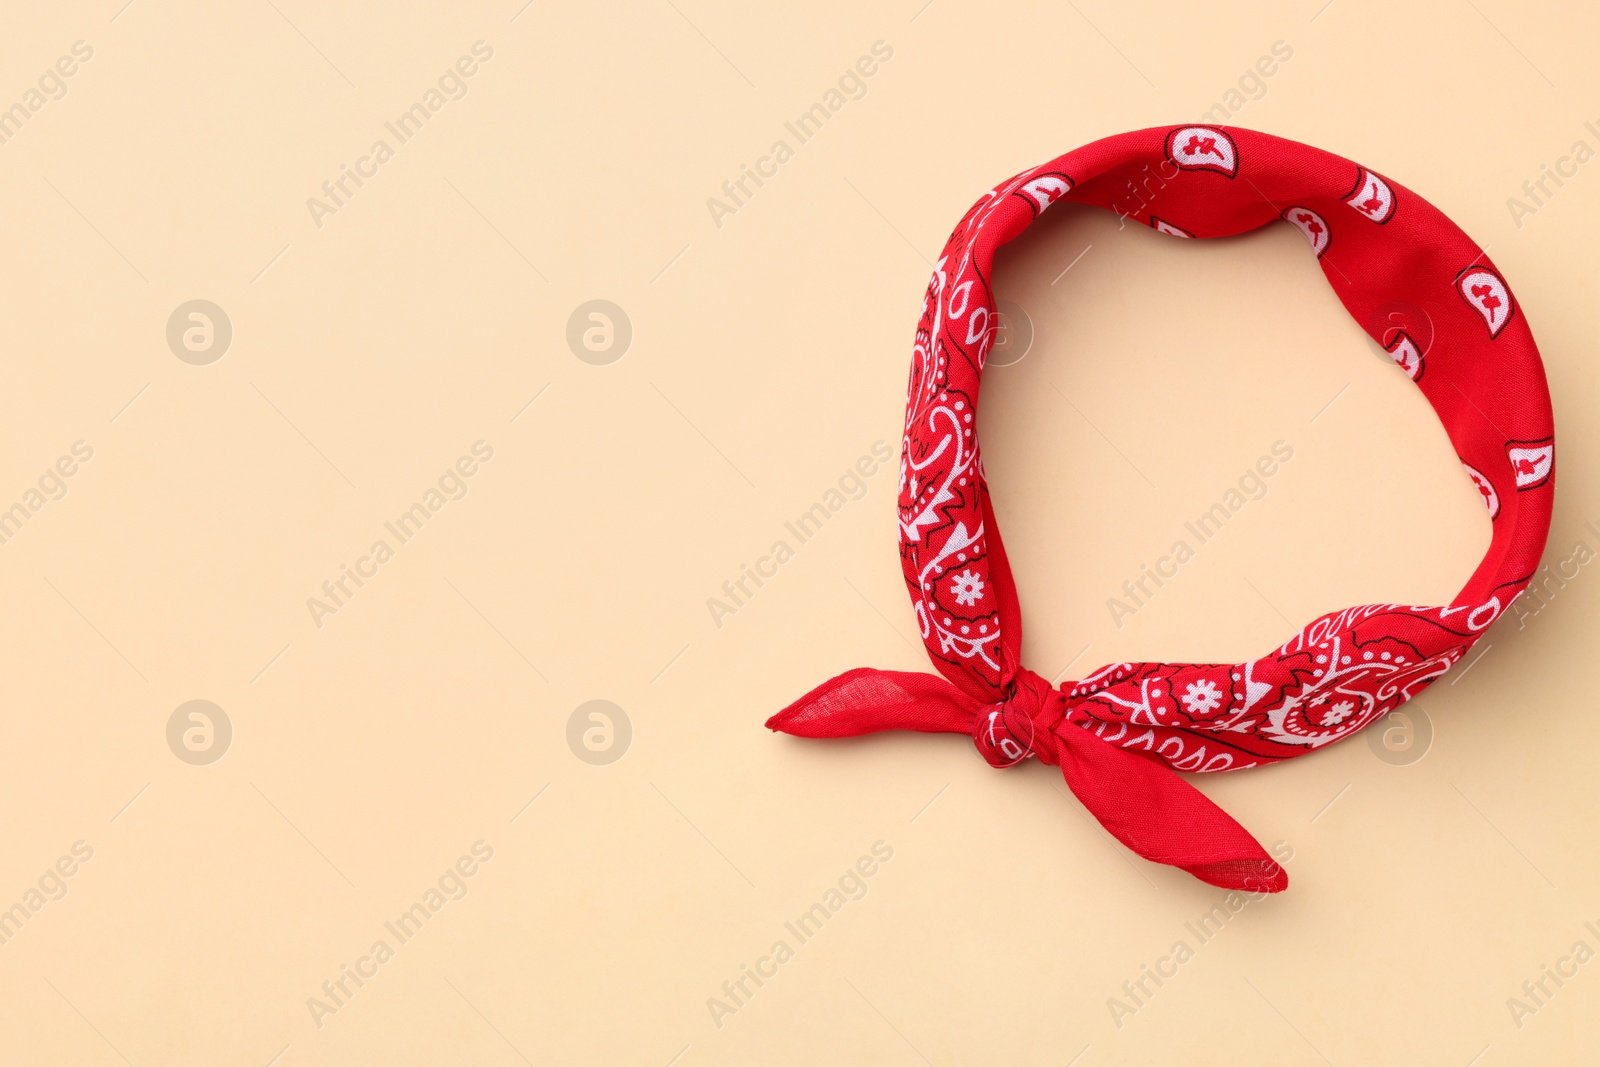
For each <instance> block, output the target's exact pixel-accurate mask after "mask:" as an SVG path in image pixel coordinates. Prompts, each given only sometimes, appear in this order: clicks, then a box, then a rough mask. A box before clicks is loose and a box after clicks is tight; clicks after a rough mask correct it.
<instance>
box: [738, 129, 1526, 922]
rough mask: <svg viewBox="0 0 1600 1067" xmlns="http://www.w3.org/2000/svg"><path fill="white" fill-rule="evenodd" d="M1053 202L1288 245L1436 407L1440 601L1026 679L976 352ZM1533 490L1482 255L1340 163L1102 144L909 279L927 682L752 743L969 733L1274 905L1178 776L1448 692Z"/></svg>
mask: <svg viewBox="0 0 1600 1067" xmlns="http://www.w3.org/2000/svg"><path fill="white" fill-rule="evenodd" d="M1157 181H1158V182H1160V183H1161V184H1160V193H1159V195H1158V196H1155V197H1151V198H1149V199H1148V201H1143V206H1141V207H1140V208H1139V209H1138V210H1137V211H1136V212H1135V213H1133V214H1131V215H1127V214H1125V213H1123V212H1121V211H1120V210H1118V208H1117V206H1116V205H1118V204H1119V203H1127V202H1129V200H1128V198H1127V196H1126V190H1127V189H1128V188H1129V186H1130V184H1131V186H1132V187H1133V188H1135V189H1138V188H1141V187H1146V188H1148V187H1151V183H1152V182H1157ZM1067 201H1070V202H1073V203H1079V204H1092V205H1095V206H1098V207H1102V208H1106V209H1107V210H1114V211H1118V213H1119V214H1122V215H1124V217H1126V218H1128V219H1130V220H1131V221H1136V222H1139V223H1141V224H1144V225H1148V226H1150V227H1152V228H1153V229H1156V230H1158V231H1160V232H1162V233H1164V234H1168V235H1170V236H1171V237H1173V238H1174V239H1178V240H1188V239H1193V238H1206V237H1224V236H1231V235H1233V234H1239V233H1244V232H1247V231H1250V230H1254V229H1256V228H1258V227H1260V226H1264V225H1266V224H1268V223H1271V222H1278V221H1286V222H1288V223H1289V224H1290V225H1293V226H1295V227H1296V228H1297V229H1299V230H1300V232H1301V233H1302V234H1303V235H1304V236H1305V238H1306V240H1307V242H1308V244H1309V245H1310V248H1311V252H1312V254H1314V255H1315V256H1316V257H1317V258H1318V260H1319V261H1320V265H1321V267H1322V269H1323V273H1324V274H1325V275H1326V276H1327V278H1328V281H1329V283H1330V284H1331V285H1332V286H1333V288H1334V291H1335V292H1336V293H1337V294H1338V296H1339V299H1340V300H1341V301H1342V302H1343V303H1344V306H1345V307H1346V308H1347V309H1348V310H1349V312H1350V314H1351V315H1353V316H1354V317H1355V319H1356V321H1357V322H1358V323H1360V324H1361V325H1362V326H1363V328H1365V329H1366V330H1367V331H1368V333H1369V334H1370V335H1371V336H1372V337H1373V339H1374V340H1376V341H1377V342H1378V343H1379V344H1380V345H1382V346H1383V347H1384V349H1385V350H1386V351H1388V352H1389V353H1390V355H1391V356H1392V357H1393V358H1394V360H1395V362H1396V363H1397V364H1398V365H1399V366H1400V367H1401V368H1402V369H1403V370H1404V371H1405V373H1406V374H1407V375H1408V376H1409V377H1410V378H1411V379H1412V380H1413V381H1414V382H1415V383H1416V384H1417V386H1418V387H1419V388H1420V389H1421V390H1422V392H1423V394H1424V395H1425V396H1426V397H1427V398H1428V401H1429V402H1430V403H1431V404H1432V405H1433V409H1434V411H1435V412H1437V414H1438V416H1439V419H1440V420H1441V421H1442V422H1443V424H1444V428H1445V430H1446V432H1447V434H1448V435H1449V438H1450V441H1451V443H1452V444H1453V445H1454V447H1455V449H1456V452H1457V454H1458V455H1459V457H1460V459H1461V464H1462V467H1463V468H1464V471H1465V474H1466V476H1467V477H1468V478H1469V479H1471V481H1472V483H1473V485H1474V486H1476V487H1477V489H1478V491H1479V493H1480V494H1481V495H1482V497H1483V501H1484V506H1485V507H1486V508H1487V509H1488V512H1489V516H1490V519H1491V520H1492V523H1493V537H1492V540H1491V542H1490V545H1489V550H1488V553H1487V554H1486V555H1485V556H1484V559H1483V562H1482V563H1480V564H1479V566H1478V568H1477V569H1476V570H1475V571H1474V572H1473V573H1472V575H1471V576H1470V577H1469V578H1468V579H1467V581H1466V584H1465V585H1464V586H1463V587H1462V589H1461V591H1460V593H1458V594H1457V595H1456V597H1455V599H1454V600H1452V601H1451V602H1450V603H1449V604H1447V605H1444V606H1442V607H1427V606H1419V605H1405V604H1365V605H1361V606H1357V607H1352V608H1346V609H1345V610H1343V611H1337V612H1333V613H1331V614H1328V615H1324V616H1322V617H1321V618H1318V619H1314V620H1312V621H1311V622H1310V623H1308V624H1307V625H1306V626H1305V627H1304V628H1303V629H1302V630H1300V631H1299V632H1298V633H1296V634H1293V635H1292V636H1290V637H1289V639H1288V640H1287V641H1285V642H1284V643H1283V644H1282V645H1280V646H1278V647H1277V648H1275V649H1273V650H1271V651H1270V652H1268V653H1267V654H1266V655H1264V656H1262V657H1261V658H1259V659H1255V660H1251V661H1249V662H1245V663H1111V664H1107V665H1106V666H1103V667H1101V668H1100V669H1098V670H1096V671H1093V672H1092V673H1090V674H1088V675H1087V676H1085V677H1084V678H1081V679H1078V680H1072V681H1065V682H1062V683H1061V684H1060V685H1054V686H1053V685H1051V683H1050V682H1049V681H1047V680H1046V679H1044V678H1043V677H1041V676H1040V675H1038V674H1035V673H1034V672H1033V671H1031V670H1029V669H1027V668H1026V667H1024V666H1023V665H1022V663H1021V661H1020V649H1021V647H1022V614H1021V610H1020V608H1019V605H1018V597H1017V590H1016V587H1015V585H1014V583H1013V581H1012V577H1011V571H1010V568H1009V567H1008V566H1007V564H1006V555H1005V549H1004V547H1003V545H1002V543H1001V540H1000V531H999V529H998V528H997V526H996V524H995V518H994V510H993V508H992V506H991V503H990V499H989V490H988V485H987V483H986V481H985V479H984V473H983V465H982V462H981V460H980V456H979V448H978V435H977V426H978V422H977V412H978V395H979V387H980V384H981V381H982V373H983V365H984V359H985V357H986V355H987V354H988V351H989V348H990V346H991V345H992V343H993V341H994V336H995V329H994V327H995V314H996V311H995V295H994V292H993V289H992V287H991V285H990V278H991V271H992V267H993V263H994V256H995V252H996V250H998V249H999V248H1000V246H1002V245H1004V244H1005V243H1006V242H1007V241H1010V240H1012V239H1013V238H1015V237H1016V236H1017V235H1018V234H1020V233H1021V232H1022V231H1023V230H1025V229H1027V227H1028V226H1029V225H1030V224H1031V223H1032V222H1033V221H1034V220H1035V219H1037V218H1038V217H1039V216H1040V215H1041V214H1042V213H1043V212H1045V211H1047V210H1049V208H1050V207H1051V206H1052V205H1054V204H1057V203H1062V202H1067ZM1150 210H1155V211H1157V212H1158V214H1151V213H1150ZM1396 308H1406V309H1412V311H1413V313H1412V314H1407V315H1401V314H1396V312H1395V309H1396ZM1416 312H1420V314H1416ZM1418 322H1426V323H1428V324H1429V328H1428V329H1427V330H1425V331H1424V330H1422V329H1419V327H1418V326H1417V325H1416V324H1417V323H1418ZM1422 333H1425V334H1426V336H1417V334H1422ZM1554 475H1555V444H1554V429H1553V423H1552V417H1551V410H1550V392H1549V387H1548V386H1547V384H1546V382H1545V376H1544V368H1543V365H1542V363H1541V362H1540V359H1539V352H1538V349H1537V348H1536V347H1535V345H1534V341H1533V335H1532V334H1531V333H1530V331H1529V329H1528V323H1527V320H1526V318H1525V316H1524V315H1523V313H1522V309H1521V308H1520V307H1518V306H1517V303H1516V301H1515V299H1514V298H1513V296H1512V294H1511V291H1510V288H1509V287H1508V286H1507V284H1506V282H1505V280H1504V278H1503V277H1502V276H1501V275H1500V273H1499V271H1497V270H1496V269H1495V267H1494V265H1493V263H1491V262H1490V260H1489V258H1488V257H1487V256H1486V255H1484V254H1483V251H1482V250H1481V249H1480V248H1479V247H1478V245H1477V244H1476V243H1475V242H1474V241H1473V240H1472V239H1470V238H1469V237H1467V236H1466V234H1464V233H1462V232H1461V230H1460V229H1458V228H1457V227H1456V226H1455V224H1453V223H1452V222H1451V221H1450V220H1449V219H1447V218H1446V217H1445V216H1444V215H1443V214H1441V213H1440V212H1439V211H1438V210H1437V209H1436V208H1434V207H1433V206H1432V205H1431V204H1429V203H1428V202H1427V201H1425V200H1423V199H1422V198H1421V197H1419V196H1418V195H1417V194H1415V193H1413V192H1411V191H1410V190H1409V189H1406V188H1405V187H1403V186H1401V185H1399V184H1398V183H1396V182H1394V181H1392V180H1391V179H1389V178H1386V177H1383V176H1381V175H1379V174H1378V173H1376V172H1375V171H1372V170H1369V169H1368V168H1366V167H1363V166H1360V165H1359V164H1356V163H1353V162H1351V161H1350V160H1347V159H1343V158H1341V157H1339V156H1336V155H1333V154H1331V153H1329V152H1324V151H1322V150H1320V149H1317V148H1312V147H1309V146H1307V145H1303V144H1298V143H1296V142H1294V141H1288V140H1284V139H1283V138H1279V137H1273V136H1270V135H1267V134H1263V133H1255V132H1252V131H1250V130H1242V129H1231V128H1223V127H1216V126H1177V127H1171V126H1169V127H1160V128H1155V129H1148V130H1139V131H1136V132H1133V133H1125V134H1120V135H1117V136H1114V137H1108V138H1105V139H1104V140H1100V141H1096V142H1094V143H1093V144H1089V145H1085V146H1083V147H1082V148H1078V149H1074V150H1073V151H1071V152H1068V153H1067V154H1065V155H1063V156H1061V157H1059V158H1057V159H1053V160H1051V161H1050V162H1048V163H1045V164H1043V165H1042V166H1038V167H1034V168H1032V169H1030V170H1027V171H1024V172H1023V173H1021V174H1018V175H1017V176H1015V177H1013V178H1010V179H1008V180H1007V181H1004V182H1002V183H1000V185H998V186H996V187H995V188H994V189H992V190H990V191H989V192H987V193H985V194H984V195H983V196H982V197H980V198H979V199H978V202H977V203H975V204H974V205H973V206H972V208H971V209H970V210H968V212H967V213H966V215H965V217H963V218H962V220H961V222H960V223H959V224H958V225H957V226H956V228H955V232H953V233H952V234H951V235H950V239H949V241H948V242H947V243H946V244H945V247H944V250H943V252H942V253H941V254H940V256H939V260H938V263H937V264H936V265H935V268H934V272H933V277H932V278H931V279H930V281H929V283H928V289H927V293H926V296H925V298H924V301H923V307H922V316H921V319H920V321H919V322H918V324H917V334H916V343H915V345H914V346H913V349H912V360H911V378H910V384H909V388H908V391H907V403H906V422H905V436H904V439H903V442H902V454H901V470H900V497H899V528H900V560H901V564H902V567H903V570H904V573H905V580H906V588H907V591H908V592H909V593H910V595H911V601H912V605H913V607H914V608H915V610H916V617H917V624H918V628H919V630H920V632H921V636H922V640H923V643H924V644H925V645H926V646H927V651H928V655H929V657H930V658H931V659H932V661H933V665H934V667H935V668H936V669H937V670H938V672H939V673H938V675H932V674H918V673H912V672H904V671H880V670H873V669H870V668H861V669H857V670H852V671H848V672H846V673H844V674H842V675H839V676H838V677H837V678H833V679H830V680H829V681H827V682H824V683H823V684H822V685H820V686H818V687H817V688H816V689H814V690H812V691H811V692H809V693H807V694H806V695H805V696H803V697H801V698H800V699H799V700H797V701H795V702H794V703H793V704H791V705H789V706H788V707H787V708H785V709H784V710H783V711H781V712H779V713H778V714H777V715H774V716H773V717H772V718H771V719H770V720H768V723H767V725H768V726H769V727H770V728H772V729H774V730H778V731H782V732H785V733H790V734H796V735H799V736H802V737H848V736H854V735H859V734H865V733H872V732H876V731H879V730H920V731H925V732H951V733H963V734H967V735H969V736H971V737H972V739H973V741H974V743H975V744H976V745H977V748H978V751H979V753H980V754H981V755H982V756H983V757H984V759H986V760H987V761H988V762H989V763H990V764H992V765H994V766H996V767H1006V766H1011V765H1013V764H1016V763H1019V762H1021V761H1023V760H1025V759H1029V758H1034V757H1037V758H1038V759H1041V760H1043V761H1044V762H1045V763H1048V764H1053V765H1057V766H1060V767H1061V769H1062V772H1063V774H1064V776H1065V778H1066V781H1067V784H1068V786H1069V787H1071V789H1072V792H1073V793H1074V794H1075V795H1076V796H1077V797H1078V799H1079V800H1080V801H1081V802H1082V803H1083V805H1084V806H1085V807H1086V808H1087V809H1088V810H1089V811H1090V812H1091V813H1093V815H1094V816H1095V818H1096V819H1098V820H1099V821H1100V823H1101V824H1102V825H1103V826H1104V827H1105V828H1106V829H1107V830H1108V831H1109V832H1110V833H1111V834H1112V835H1113V836H1115V837H1116V838H1117V839H1118V840H1119V841H1121V842H1122V843H1123V844H1125V845H1126V846H1128V847H1129V848H1131V849H1132V850H1133V851H1135V852H1137V853H1138V854H1139V855H1141V856H1144V857H1145V858H1147V859H1150V860H1153V861H1155V862H1158V863H1166V864H1171V865H1173V866H1175V867H1180V868H1182V869H1183V870H1186V871H1188V872H1190V873H1191V874H1193V875H1194V876H1195V877H1197V878H1199V879H1201V880H1202V881H1205V882H1208V883H1210V884H1212V885H1217V886H1223V887H1226V888H1229V889H1242V890H1255V891H1261V892H1279V891H1281V890H1283V889H1285V888H1287V886H1288V875H1287V873H1286V872H1285V871H1284V870H1283V868H1282V867H1281V866H1280V865H1279V864H1278V863H1277V862H1276V861H1275V860H1274V859H1273V858H1272V857H1271V856H1270V855H1269V854H1268V853H1267V852H1266V850H1265V849H1263V848H1262V847H1261V845H1260V844H1259V843H1258V842H1257V841H1256V840H1255V838H1253V837H1252V836H1251V835H1250V834H1249V833H1248V832H1247V831H1246V830H1245V829H1244V828H1243V827H1242V826H1240V825H1239V824H1238V823H1237V822H1235V821H1234V820H1233V819H1232V818H1231V817H1230V816H1229V815H1227V813H1225V812H1224V811H1222V809H1220V808H1219V807H1217V806H1216V805H1215V804H1213V803H1212V802H1211V801H1210V800H1208V799H1206V797H1205V796H1204V795H1202V794H1201V793H1200V792H1199V791H1198V790H1197V789H1195V788H1194V787H1193V786H1192V785H1191V784H1190V783H1189V782H1188V781H1186V780H1185V779H1184V778H1182V777H1181V776H1180V775H1179V774H1178V773H1177V772H1178V771H1195V772H1203V771H1232V770H1243V769H1245V768H1249V767H1259V766H1262V765H1264V764H1268V763H1276V762H1278V761H1280V760H1285V759H1290V758H1293V757H1295V756H1302V755H1305V754H1307V753H1309V752H1312V751H1315V750H1316V749H1319V748H1321V747H1323V746H1324V745H1328V744H1332V743H1333V742H1335V741H1338V740H1341V739H1343V738H1345V737H1348V736H1350V735H1351V734H1354V733H1356V732H1357V731H1359V730H1361V729H1362V728H1363V727H1365V726H1367V725H1369V724H1370V723H1372V722H1374V721H1376V720H1377V719H1380V718H1382V717H1383V716H1384V715H1386V714H1388V713H1389V712H1390V711H1392V710H1393V709H1394V708H1396V707H1398V706H1399V705H1400V704H1403V703H1404V702H1405V701H1407V700H1409V699H1410V698H1411V697H1413V696H1415V695H1416V694H1417V693H1418V692H1420V691H1421V690H1422V689H1424V688H1425V687H1427V686H1428V685H1430V684H1431V683H1432V682H1434V681H1435V680H1437V679H1438V678H1439V677H1441V676H1442V675H1444V674H1445V673H1446V672H1447V671H1449V670H1450V668H1451V667H1453V666H1454V665H1455V664H1457V663H1459V662H1460V661H1461V659H1462V657H1463V656H1465V655H1466V653H1467V650H1468V649H1470V648H1471V647H1472V646H1473V644H1474V643H1475V642H1476V641H1477V640H1478V639H1479V638H1480V637H1481V636H1482V635H1483V633H1484V631H1485V630H1486V629H1488V627H1489V626H1490V625H1491V624H1492V623H1493V622H1494V621H1495V620H1496V619H1498V618H1499V617H1500V616H1501V615H1502V614H1503V613H1504V612H1505V611H1506V609H1507V608H1508V607H1509V606H1510V604H1511V602H1512V600H1514V599H1515V598H1516V596H1517V595H1518V594H1519V593H1521V592H1522V589H1523V587H1524V586H1525V585H1526V584H1527V582H1528V580H1529V578H1531V577H1532V575H1533V572H1534V570H1535V569H1536V568H1537V566H1538V564H1539V557H1540V555H1541V553H1542V552H1543V550H1544V544H1545V538H1546V535H1547V533H1548V531H1549V526H1550V514H1551V507H1552V501H1553V495H1554V491H1555V477H1554Z"/></svg>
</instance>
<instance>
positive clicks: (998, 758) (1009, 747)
mask: <svg viewBox="0 0 1600 1067" xmlns="http://www.w3.org/2000/svg"><path fill="white" fill-rule="evenodd" d="M1006 688H1007V695H1006V698H1005V699H1004V700H1001V701H998V702H996V703H994V704H986V705H984V706H983V707H982V708H980V709H979V710H978V712H977V713H976V714H975V715H973V717H972V742H973V744H975V745H977V746H978V754H979V755H981V756H982V757H983V758H984V759H985V760H986V761H987V762H988V764H989V766H991V767H1014V766H1016V765H1017V764H1019V763H1021V762H1022V761H1023V760H1025V759H1027V758H1028V757H1029V756H1038V757H1039V759H1040V761H1041V762H1043V763H1047V764H1049V765H1051V766H1055V765H1057V764H1059V763H1060V762H1061V760H1060V758H1059V756H1058V754H1057V742H1056V735H1055V728H1056V727H1057V726H1059V725H1060V723H1061V720H1062V718H1063V717H1064V716H1065V714H1066V698H1065V697H1064V696H1062V694H1061V691H1060V690H1058V689H1056V688H1055V687H1054V686H1052V685H1051V684H1050V683H1049V682H1047V681H1045V680H1044V678H1043V677H1042V676H1040V675H1038V674H1036V673H1034V672H1033V671H1030V670H1028V669H1027V668H1026V667H1023V668H1019V669H1018V670H1017V672H1016V674H1015V675H1014V676H1013V677H1012V680H1011V682H1010V684H1009V685H1008V686H1007V687H1006Z"/></svg>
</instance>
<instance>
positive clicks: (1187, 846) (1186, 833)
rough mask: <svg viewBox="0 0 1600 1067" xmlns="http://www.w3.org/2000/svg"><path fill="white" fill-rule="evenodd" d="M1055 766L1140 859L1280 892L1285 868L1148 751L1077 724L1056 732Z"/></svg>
mask: <svg viewBox="0 0 1600 1067" xmlns="http://www.w3.org/2000/svg"><path fill="white" fill-rule="evenodd" d="M1056 736H1057V737H1058V738H1060V740H1061V746H1060V747H1061V770H1062V774H1063V775H1064V776H1065V777H1066V780H1067V785H1068V787H1069V788H1071V790H1072V792H1073V794H1074V795H1075V796H1076V797H1077V798H1078V799H1079V800H1080V801H1081V802H1082V803H1083V806H1084V807H1086V808H1088V809H1089V811H1090V813H1091V814H1093V815H1094V817H1095V818H1096V819H1098V820H1100V825H1102V826H1104V827H1105V828H1106V830H1107V831H1108V832H1109V833H1110V834H1111V836H1113V837H1115V838H1116V839H1117V840H1118V841H1121V842H1122V843H1123V844H1124V845H1126V846H1128V848H1130V849H1132V850H1133V851H1134V852H1137V853H1138V854H1139V855H1141V856H1143V857H1144V858H1145V859H1147V860H1151V861H1153V862H1155V863H1164V864H1167V865H1169V866H1172V867H1179V868H1182V869H1183V870H1185V871H1188V872H1189V873H1190V874H1192V875H1194V876H1195V877H1196V878H1198V879H1200V880H1201V881H1202V882H1205V883H1207V884H1209V885H1214V886H1220V887H1221V888H1223V889H1238V890H1243V891H1247V892H1254V893H1281V892H1283V891H1284V890H1285V889H1287V888H1289V873H1288V872H1287V871H1285V870H1284V869H1283V867H1282V865H1280V864H1279V863H1278V862H1277V861H1276V860H1274V859H1273V858H1272V857H1271V856H1269V855H1268V854H1267V851H1266V849H1264V848H1262V847H1261V843H1260V842H1258V841H1257V840H1256V839H1255V838H1254V837H1252V836H1251V835H1250V833H1249V831H1247V830H1246V829H1245V828H1244V827H1243V826H1240V825H1239V824H1238V822H1236V821H1235V820H1234V818H1233V817H1232V816H1231V815H1229V814H1228V813H1227V812H1225V811H1223V810H1222V809H1221V808H1219V807H1217V805H1215V804H1213V803H1212V802H1211V801H1210V800H1209V799H1208V798H1207V797H1206V795H1205V794H1204V793H1202V792H1200V790H1198V789H1196V788H1195V787H1194V786H1192V785H1190V784H1189V783H1188V782H1187V781H1185V780H1184V779H1183V778H1181V777H1179V775H1178V773H1177V772H1176V771H1174V770H1172V768H1170V767H1168V766H1167V765H1166V764H1164V763H1162V762H1160V761H1159V760H1157V759H1156V758H1154V757H1153V756H1146V755H1144V754H1142V753H1139V752H1132V751H1129V750H1128V749H1124V748H1117V747H1116V746H1114V745H1110V744H1107V743H1106V742H1104V741H1102V740H1100V739H1099V738H1097V737H1095V736H1094V735H1092V734H1090V733H1089V732H1088V731H1086V730H1083V729H1081V728H1079V727H1076V726H1069V727H1067V728H1064V729H1062V730H1059V731H1058V732H1057V735H1056Z"/></svg>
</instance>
